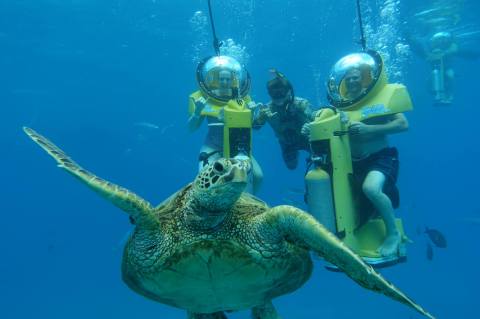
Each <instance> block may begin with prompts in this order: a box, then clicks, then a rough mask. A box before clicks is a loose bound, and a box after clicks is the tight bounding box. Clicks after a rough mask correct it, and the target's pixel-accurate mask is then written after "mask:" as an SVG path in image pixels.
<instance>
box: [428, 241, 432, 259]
mask: <svg viewBox="0 0 480 319" xmlns="http://www.w3.org/2000/svg"><path fill="white" fill-rule="evenodd" d="M427 259H428V260H432V259H433V247H432V245H431V244H430V243H429V242H427Z"/></svg>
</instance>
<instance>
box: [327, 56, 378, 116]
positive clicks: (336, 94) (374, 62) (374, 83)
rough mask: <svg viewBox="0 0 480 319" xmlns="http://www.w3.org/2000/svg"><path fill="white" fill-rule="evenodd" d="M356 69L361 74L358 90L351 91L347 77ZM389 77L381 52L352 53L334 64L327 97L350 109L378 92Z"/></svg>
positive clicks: (345, 108)
mask: <svg viewBox="0 0 480 319" xmlns="http://www.w3.org/2000/svg"><path fill="white" fill-rule="evenodd" d="M353 71H355V72H356V73H357V74H358V75H359V76H360V80H359V81H360V83H357V91H356V92H354V93H352V92H349V88H348V85H347V83H346V80H345V78H346V77H347V75H349V74H350V73H351V72H353ZM386 83H387V79H386V74H385V71H384V68H383V61H382V58H381V56H380V54H379V53H378V52H376V51H373V50H367V51H365V52H359V53H352V54H349V55H347V56H345V57H343V58H341V59H340V60H339V61H338V62H337V63H335V65H334V66H333V68H332V70H331V72H330V76H329V78H328V81H327V84H326V85H327V97H328V100H329V101H330V103H331V104H332V105H333V106H335V107H337V108H340V109H343V110H349V109H352V108H354V107H355V106H356V105H358V104H359V103H360V102H361V101H364V100H365V99H367V98H368V97H370V96H372V95H373V94H376V92H378V91H379V89H381V88H382V87H383V86H384V85H386Z"/></svg>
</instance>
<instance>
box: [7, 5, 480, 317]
mask: <svg viewBox="0 0 480 319" xmlns="http://www.w3.org/2000/svg"><path fill="white" fill-rule="evenodd" d="M362 2H363V4H364V5H365V8H366V9H365V11H366V23H367V26H368V27H369V28H370V29H368V31H369V32H368V33H367V37H370V39H374V40H376V41H378V42H377V43H373V44H371V45H372V46H375V45H378V44H382V45H384V46H383V47H382V46H380V47H379V49H382V50H386V51H387V52H390V53H392V56H391V60H390V62H391V67H392V70H393V71H392V78H394V79H395V80H398V81H402V82H403V83H405V84H406V85H407V87H408V88H409V91H410V93H411V96H412V99H413V102H414V111H413V112H410V113H409V114H407V116H408V119H409V122H410V130H409V131H408V132H407V133H403V134H399V135H396V136H392V139H391V141H392V144H394V145H396V146H397V147H398V148H399V150H400V160H401V172H400V180H399V187H400V190H401V197H402V205H401V208H400V209H399V210H398V211H397V215H398V216H401V217H402V218H403V221H404V224H405V227H406V231H407V234H408V235H409V236H410V237H411V239H412V240H413V241H414V243H413V244H411V245H409V256H408V262H407V263H405V264H401V265H397V266H395V267H392V268H388V269H384V270H382V271H381V272H382V274H384V275H385V276H386V278H388V279H389V280H390V281H392V282H393V283H395V284H396V285H397V286H398V287H400V288H401V289H402V290H403V291H404V292H406V293H407V294H408V295H409V296H411V297H412V298H413V299H414V300H416V301H417V302H418V303H419V304H421V305H422V306H424V307H425V308H426V309H428V310H429V311H430V312H432V313H433V314H434V315H436V316H437V317H438V318H476V317H477V316H478V311H477V307H476V306H477V303H478V295H479V292H478V286H479V284H480V277H479V275H478V269H480V250H479V249H478V244H479V240H478V235H479V233H480V225H479V220H480V204H479V203H478V202H477V200H478V197H477V196H478V190H479V187H478V180H480V173H479V171H478V164H477V158H478V157H479V155H480V154H479V153H480V152H479V143H478V139H477V137H478V132H477V130H476V128H477V125H478V124H477V123H478V118H477V115H478V116H480V112H479V111H478V105H477V104H478V103H477V100H476V98H477V96H476V93H477V92H476V91H477V90H478V89H477V86H478V85H477V80H478V79H477V77H476V75H477V74H480V64H479V62H478V61H479V60H473V61H472V60H465V59H456V60H455V61H454V68H455V73H456V78H455V97H454V103H453V104H452V105H450V106H447V107H435V106H433V105H432V96H431V94H430V92H429V88H428V76H429V73H430V69H429V65H428V64H427V63H426V62H425V60H423V59H422V58H421V57H420V56H418V55H416V54H415V53H414V52H412V51H410V52H405V51H404V50H403V49H402V48H404V47H403V46H397V45H398V44H401V45H408V41H407V40H406V39H405V37H406V35H407V34H418V33H419V32H421V31H422V30H421V28H420V27H419V26H418V25H416V24H415V23H416V22H415V19H414V17H415V13H418V12H422V10H426V9H425V8H427V9H428V8H435V6H440V5H441V6H444V7H448V6H447V5H451V7H452V8H453V9H451V10H458V11H455V12H454V14H452V16H454V17H455V19H456V22H455V28H456V29H455V30H467V31H468V32H472V31H473V33H474V31H476V30H479V29H480V26H479V25H478V21H479V16H478V15H479V14H478V12H480V5H479V4H478V3H477V2H476V1H473V0H470V1H424V2H422V3H421V4H419V3H418V2H417V1H413V0H410V1H405V0H401V1H390V0H376V1H374V0H369V1H362ZM212 3H213V5H214V15H215V21H216V26H217V33H218V36H219V37H220V38H222V39H229V38H231V39H233V40H234V41H235V43H236V44H237V45H238V47H239V48H240V51H241V52H242V54H243V57H244V58H245V60H246V61H245V62H246V63H247V64H246V65H247V68H248V70H249V72H250V74H251V77H252V91H251V92H252V97H253V98H254V99H255V100H257V101H262V102H266V101H268V99H267V98H268V96H267V94H266V91H265V82H266V80H267V79H268V69H269V68H271V67H276V68H278V69H279V70H281V71H282V72H283V73H285V74H286V75H287V76H288V77H289V79H290V80H291V81H292V83H293V85H294V86H295V91H296V94H297V95H298V96H302V97H305V98H308V99H310V100H311V102H312V103H313V104H314V105H316V106H320V105H324V104H325V103H326V99H325V93H324V92H325V88H324V81H325V79H326V77H327V76H328V73H329V71H330V68H331V66H332V65H333V64H334V63H335V62H336V61H337V60H338V59H339V58H340V57H342V56H344V55H346V54H348V53H350V52H352V51H358V50H359V49H360V48H359V46H358V44H357V43H355V42H356V40H357V39H358V28H357V25H356V20H355V19H356V18H355V7H354V1H347V0H338V1H329V0H322V1H287V0H270V1H267V0H232V1H214V0H213V1H212ZM389 5H390V6H389ZM367 8H368V9H367ZM455 8H457V9H455ZM458 8H460V9H458ZM391 9H394V10H393V11H391ZM198 11H201V12H200V13H198ZM206 12H207V3H206V1H203V0H202V1H201V0H180V1H175V2H174V1H166V0H148V1H147V0H141V1H127V0H104V1H91V0H70V1H60V0H35V1H34V0H22V1H19V0H16V1H13V0H2V1H0V103H1V106H0V112H1V113H0V114H1V117H0V121H1V123H2V124H1V128H0V131H1V132H2V134H1V135H0V143H1V145H0V146H1V149H2V153H1V154H2V156H0V164H1V167H3V169H2V170H1V171H0V179H1V181H2V184H3V187H2V191H1V192H0V194H1V199H2V207H3V208H2V209H1V212H2V214H1V217H2V222H1V225H2V226H3V227H2V230H1V231H0V243H1V244H0V247H1V251H0V318H8V319H10V318H33V317H35V318H52V319H53V318H72V319H74V318H105V317H115V318H132V317H135V318H152V317H158V318H185V314H184V312H183V311H181V310H178V309H174V308H171V307H167V306H164V305H162V304H158V303H155V302H153V301H150V300H147V299H144V298H143V297H141V296H139V295H137V294H135V293H134V292H132V291H131V290H129V289H128V287H127V286H126V285H125V284H124V283H123V282H122V281H121V278H120V260H121V254H122V245H123V243H124V238H125V236H126V235H127V233H128V231H129V230H130V229H131V225H130V223H129V221H128V216H127V215H126V214H124V213H123V212H122V211H120V210H118V209H116V208H115V207H114V206H112V205H111V204H110V203H109V202H107V201H105V200H103V199H102V198H99V197H98V196H97V195H96V194H95V193H93V192H92V191H90V190H89V189H87V188H86V187H85V186H84V185H82V184H80V183H78V181H77V180H75V179H73V178H71V176H69V175H68V174H65V172H63V171H62V170H59V169H58V168H56V167H55V164H54V162H53V160H52V159H51V158H49V157H48V156H47V155H46V154H44V152H43V151H42V150H40V149H39V148H38V147H37V146H36V145H34V144H33V143H32V142H31V141H30V140H29V139H28V138H27V137H26V136H25V134H24V133H23V132H22V130H21V128H22V126H29V127H32V128H34V129H35V130H37V131H38V132H40V133H41V134H44V135H45V136H47V137H49V138H50V139H51V140H52V141H54V142H55V143H56V144H57V145H58V146H60V147H61V148H62V149H64V150H65V151H66V152H67V153H68V154H69V155H71V156H72V157H73V158H74V159H75V160H76V161H77V162H78V163H80V164H81V165H82V166H84V167H85V168H87V169H89V170H91V171H92V172H94V173H96V174H97V175H99V176H101V177H103V178H105V179H108V180H110V181H112V182H114V183H117V184H120V185H122V186H124V187H127V188H129V189H131V190H134V191H135V192H136V193H138V194H140V195H141V196H143V197H144V198H146V199H147V200H149V201H151V202H152V203H159V202H161V201H162V200H163V199H165V198H166V197H167V196H169V195H170V194H172V193H173V192H174V191H176V190H178V189H179V188H181V187H182V186H184V185H185V184H187V183H188V182H190V181H191V180H192V179H193V178H194V176H195V175H196V169H197V164H196V158H197V153H198V149H199V147H200V144H201V142H202V140H203V137H204V134H205V128H203V129H202V130H201V131H199V132H196V133H195V134H189V133H187V129H186V119H187V97H188V95H189V94H190V93H191V92H192V91H194V90H196V83H195V77H194V74H195V68H196V63H197V62H198V59H199V58H201V57H204V56H207V55H210V54H212V53H213V49H212V48H211V38H210V29H209V25H208V24H207V25H205V24H204V22H205V20H204V18H206ZM457 20H458V21H457ZM432 23H433V22H432ZM460 27H462V28H463V29H461V28H460ZM382 28H383V29H382ZM385 28H386V29H385ZM462 32H463V31H462ZM465 32H466V31H465ZM473 33H472V36H471V37H470V36H469V41H470V42H468V46H469V49H471V50H475V49H477V50H480V39H479V38H475V34H473ZM407 51H408V50H407ZM394 72H396V73H394ZM254 153H255V156H256V158H257V159H258V161H259V162H260V164H261V165H262V168H263V171H264V175H265V179H264V185H263V189H262V191H261V193H260V194H259V197H261V198H262V199H263V200H265V201H267V202H268V203H269V204H270V205H278V204H283V203H286V202H289V203H291V202H300V201H301V195H298V194H297V192H296V190H297V189H301V188H302V187H303V174H304V170H305V166H304V165H299V168H298V169H296V170H295V171H288V170H287V169H286V167H285V166H284V164H283V162H282V160H281V155H280V150H279V147H278V143H277V141H276V139H275V137H274V135H273V132H272V131H271V130H270V128H267V127H265V128H264V129H262V131H260V132H256V133H255V135H254ZM272 154H273V155H274V156H272ZM299 205H301V203H299ZM425 226H428V227H434V228H437V229H439V230H441V231H442V232H443V233H444V234H445V236H446V237H447V239H448V243H449V245H448V248H447V249H443V250H442V249H435V250H434V257H433V260H431V261H430V260H427V258H426V241H427V239H426V237H425V235H423V234H421V233H420V234H419V233H418V231H417V229H418V228H420V229H423V228H424V227H425ZM274 303H275V305H276V307H277V308H278V310H279V312H280V314H281V315H282V316H283V318H319V317H324V318H333V317H335V318H337V319H341V318H352V317H353V316H356V317H360V318H371V319H380V318H392V319H397V318H398V319H403V318H420V315H418V314H417V313H415V312H414V311H413V310H411V309H409V308H407V307H405V306H403V305H401V304H398V303H396V302H394V301H392V300H390V299H388V298H386V297H384V296H382V295H378V294H374V293H372V292H370V291H367V290H364V289H362V288H360V287H359V286H357V285H356V284H355V283H354V282H353V281H351V280H350V279H349V278H347V277H346V276H344V275H343V274H338V273H330V272H327V271H326V270H324V269H323V267H322V264H321V263H320V262H318V261H316V268H315V271H314V274H313V276H312V278H311V279H310V280H309V282H308V283H307V284H306V285H305V286H304V287H303V288H302V289H300V290H298V291H297V292H295V293H293V294H290V295H287V296H284V297H281V298H278V299H276V300H275V301H274ZM248 315H249V314H248V312H239V313H234V314H231V315H230V316H231V318H248Z"/></svg>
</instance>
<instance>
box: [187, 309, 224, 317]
mask: <svg viewBox="0 0 480 319" xmlns="http://www.w3.org/2000/svg"><path fill="white" fill-rule="evenodd" d="M187 318H188V319H228V318H227V316H226V315H225V313H224V312H223V311H219V312H214V313H193V312H188V316H187Z"/></svg>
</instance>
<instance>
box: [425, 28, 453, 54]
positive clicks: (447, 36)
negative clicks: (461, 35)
mask: <svg viewBox="0 0 480 319" xmlns="http://www.w3.org/2000/svg"><path fill="white" fill-rule="evenodd" d="M452 43H453V35H452V34H451V33H450V32H448V31H441V32H436V33H434V34H433V35H432V36H431V38H430V40H429V45H430V48H431V49H432V50H434V49H439V50H447V49H448V48H449V47H450V46H451V45H452Z"/></svg>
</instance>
